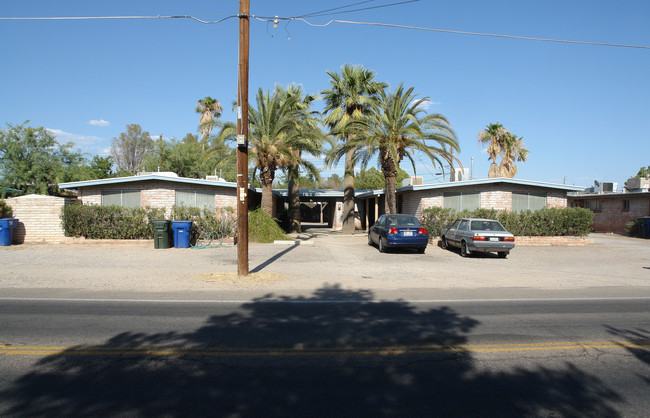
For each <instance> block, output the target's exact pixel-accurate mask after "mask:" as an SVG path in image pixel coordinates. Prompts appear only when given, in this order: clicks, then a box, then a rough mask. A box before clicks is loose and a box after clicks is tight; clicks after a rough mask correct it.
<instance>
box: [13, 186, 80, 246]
mask: <svg viewBox="0 0 650 418" xmlns="http://www.w3.org/2000/svg"><path fill="white" fill-rule="evenodd" d="M6 201H7V203H8V204H9V206H11V209H12V210H13V217H14V218H17V219H18V225H17V226H16V228H14V233H13V240H12V241H13V243H14V244H22V243H33V242H55V243H56V242H62V241H64V239H65V235H64V233H63V227H62V226H61V208H62V207H63V206H64V205H67V204H69V203H71V202H72V199H66V198H63V197H56V196H43V195H33V194H32V195H27V196H19V197H12V198H10V199H7V200H6Z"/></svg>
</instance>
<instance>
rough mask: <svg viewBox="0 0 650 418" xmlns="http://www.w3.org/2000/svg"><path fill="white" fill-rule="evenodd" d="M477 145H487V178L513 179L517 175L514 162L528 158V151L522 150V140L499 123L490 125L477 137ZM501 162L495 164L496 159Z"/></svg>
mask: <svg viewBox="0 0 650 418" xmlns="http://www.w3.org/2000/svg"><path fill="white" fill-rule="evenodd" d="M477 139H478V143H479V144H481V145H487V153H488V159H489V160H492V162H491V163H490V171H489V172H488V178H494V177H510V178H512V177H514V176H515V174H516V173H517V166H516V165H515V161H521V162H524V161H526V159H527V158H528V154H529V152H528V150H527V149H525V148H524V142H523V138H521V137H519V138H518V137H517V136H516V135H514V134H512V133H510V132H509V131H508V130H506V129H505V128H504V127H503V125H501V124H500V123H491V124H489V125H487V126H486V127H485V129H484V130H482V131H480V132H479V133H478V135H477ZM499 156H500V157H501V161H500V163H499V164H497V158H498V157H499Z"/></svg>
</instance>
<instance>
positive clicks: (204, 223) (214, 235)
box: [171, 205, 237, 243]
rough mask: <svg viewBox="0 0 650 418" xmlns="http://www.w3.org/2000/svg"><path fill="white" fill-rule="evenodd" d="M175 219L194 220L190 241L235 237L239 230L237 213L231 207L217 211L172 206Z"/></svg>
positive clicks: (173, 218) (172, 215)
mask: <svg viewBox="0 0 650 418" xmlns="http://www.w3.org/2000/svg"><path fill="white" fill-rule="evenodd" d="M171 218H172V220H174V221H192V233H191V235H190V242H192V243H196V242H207V241H220V240H223V239H224V238H227V237H234V236H235V233H236V232H237V214H236V213H235V210H234V209H233V208H231V207H227V208H219V209H217V210H216V211H212V210H208V209H203V210H201V209H199V208H197V207H193V206H176V205H174V206H172V214H171Z"/></svg>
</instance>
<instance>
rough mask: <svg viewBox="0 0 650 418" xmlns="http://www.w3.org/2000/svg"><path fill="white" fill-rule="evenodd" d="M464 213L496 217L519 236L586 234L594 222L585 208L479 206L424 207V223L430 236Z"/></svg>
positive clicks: (480, 216) (479, 216) (469, 215)
mask: <svg viewBox="0 0 650 418" xmlns="http://www.w3.org/2000/svg"><path fill="white" fill-rule="evenodd" d="M461 217H462V218H487V219H496V220H498V221H499V222H501V223H502V224H503V226H504V227H505V228H506V229H507V230H508V231H510V232H512V233H513V234H514V235H518V236H522V235H524V236H586V235H587V234H589V232H591V229H592V224H593V213H592V212H591V211H590V210H589V209H583V208H549V209H541V210H538V211H535V212H532V211H530V210H525V211H521V212H508V211H497V210H494V209H476V210H473V211H468V210H465V211H461V212H458V213H456V212H455V211H454V210H453V209H443V208H429V209H425V210H423V211H422V223H423V224H424V226H425V228H426V229H427V231H429V235H431V236H439V235H440V232H441V228H443V227H445V226H447V225H448V224H449V223H451V221H453V220H454V219H456V218H461Z"/></svg>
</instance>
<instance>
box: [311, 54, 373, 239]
mask: <svg viewBox="0 0 650 418" xmlns="http://www.w3.org/2000/svg"><path fill="white" fill-rule="evenodd" d="M327 74H328V75H329V76H330V89H329V90H323V91H322V92H321V94H322V95H323V97H324V100H325V109H324V113H325V115H326V116H325V118H324V120H323V121H324V123H325V124H326V126H328V127H329V128H330V133H331V134H332V135H333V136H336V137H338V138H339V140H340V141H341V142H342V144H343V145H345V144H346V143H347V142H348V140H349V139H350V138H352V137H354V135H355V129H358V126H356V127H355V125H354V124H351V123H350V122H351V121H355V120H356V121H358V120H361V119H363V118H365V117H366V116H367V115H368V114H369V113H370V112H372V111H373V110H374V109H375V108H376V107H377V97H378V94H379V92H380V91H382V90H383V89H384V88H385V87H386V84H385V83H382V82H378V81H375V80H374V78H375V73H374V72H373V71H370V70H366V69H365V68H363V66H360V65H359V66H353V65H347V64H346V65H344V66H343V67H341V74H340V75H339V74H338V73H336V72H330V71H328V72H327ZM354 155H355V152H354V149H352V148H350V147H347V153H346V155H345V169H344V175H343V187H344V191H343V232H345V233H354V223H355V220H354V166H355V160H354ZM332 160H333V159H332V158H328V159H326V162H328V163H329V164H331V163H332Z"/></svg>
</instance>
